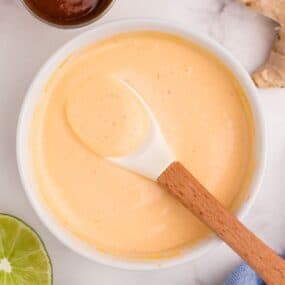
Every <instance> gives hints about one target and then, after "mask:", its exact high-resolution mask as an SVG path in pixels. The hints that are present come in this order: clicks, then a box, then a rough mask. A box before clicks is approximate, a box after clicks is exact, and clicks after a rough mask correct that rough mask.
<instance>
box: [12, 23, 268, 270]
mask: <svg viewBox="0 0 285 285" xmlns="http://www.w3.org/2000/svg"><path fill="white" fill-rule="evenodd" d="M138 30H154V31H162V32H167V33H172V34H176V35H180V36H182V37H184V38H186V39H189V40H191V41H193V42H195V43H197V44H199V45H201V46H203V47H204V48H206V49H208V50H210V51H211V52H212V53H214V54H215V55H216V56H217V57H218V58H220V59H221V60H222V61H223V62H224V63H225V64H226V65H227V66H228V67H229V68H230V69H231V70H232V72H233V73H234V74H235V76H236V78H237V79H238V80H239V82H240V84H241V85H242V86H243V88H244V89H245V91H246V94H247V96H248V100H249V102H250V105H251V108H252V111H253V115H254V120H255V126H256V143H257V145H256V157H257V167H256V171H255V174H254V177H253V181H252V183H251V186H250V189H249V199H247V201H245V202H244V204H243V206H242V207H241V208H240V210H239V213H238V216H239V217H240V218H241V217H243V216H244V215H245V213H246V212H247V211H248V209H249V208H250V207H251V205H252V203H253V201H254V198H255V197H256V194H257V192H258V189H259V186H260V182H261V178H262V176H263V172H264V166H265V136H264V122H263V119H262V115H261V107H260V105H259V102H258V98H257V95H256V88H255V86H254V85H253V82H252V80H251V78H250V76H249V75H248V73H247V72H246V70H244V68H243V67H242V66H241V65H240V64H239V63H238V62H237V61H236V60H235V59H234V58H233V57H232V56H231V55H230V53H229V52H227V51H226V50H225V49H224V48H223V47H221V46H220V45H218V44H217V43H216V42H214V41H212V40H209V39H208V38H206V37H205V36H203V35H198V34H196V33H194V32H192V31H189V29H188V28H186V27H179V26H176V25H173V24H170V23H168V22H164V21H157V20H151V19H140V20H120V21H115V22H111V23H108V24H104V25H101V26H98V27H96V28H94V29H93V30H92V31H88V32H85V33H84V34H82V35H80V36H79V37H77V38H75V39H73V40H72V41H70V42H69V43H67V44H65V45H64V46H63V47H62V48H61V49H59V50H58V51H57V52H56V53H55V54H54V55H53V56H52V57H51V58H50V59H49V60H48V61H47V63H46V64H45V65H44V66H43V67H42V68H41V70H40V72H39V73H38V74H37V76H36V77H35V79H34V81H33V83H32V84H31V86H30V88H29V90H28V92H27V95H26V98H25V100H24V103H23V106H22V110H21V113H20V117H19V122H18V131H17V159H18V167H19V172H20V176H21V179H22V183H23V186H24V189H25V191H26V193H27V196H28V197H29V199H30V202H31V203H32V205H33V207H34V209H35V211H36V212H37V214H38V216H39V217H40V218H41V220H42V221H43V223H44V224H45V225H46V226H47V228H48V229H49V230H50V231H51V232H52V233H53V234H54V235H55V236H56V237H57V238H58V239H59V240H60V241H62V242H63V243H64V244H65V245H66V246H68V247H69V248H71V249H73V250H74V251H75V252H77V253H79V254H80V255H83V256H85V257H87V258H89V259H91V260H94V261H97V262H100V263H103V264H106V265H110V266H114V267H119V268H125V269H136V270H152V269H158V268H165V267H169V266H173V265H177V264H181V263H184V262H188V261H193V260H195V259H197V258H198V257H200V256H201V255H202V254H204V253H206V252H207V251H209V250H210V249H212V248H213V247H215V246H216V245H218V244H219V243H221V241H220V240H218V239H217V238H212V239H210V240H207V241H204V242H201V243H200V244H199V245H197V246H196V247H194V248H190V249H188V250H185V251H184V252H182V253H181V254H180V255H179V256H176V257H173V258H169V259H161V260H145V261H141V260H137V261H136V260H127V259H123V258H120V257H114V256H111V255H108V254H104V253H101V252H99V251H97V250H96V249H94V248H91V247H90V246H88V245H86V244H84V243H83V242H81V241H80V240H78V239H77V238H75V237H74V236H72V235H71V234H70V233H68V232H67V231H66V230H65V229H64V228H63V227H61V225H59V224H58V223H57V221H56V220H55V219H54V218H53V217H52V216H51V214H50V213H49V212H48V210H47V208H46V206H45V205H44V204H43V203H42V201H41V199H40V197H39V193H38V190H37V188H36V187H35V185H34V183H33V181H32V170H31V169H30V166H29V159H30V157H29V143H28V141H29V129H30V124H31V118H32V114H33V111H34V108H35V103H36V99H37V97H39V96H41V95H42V90H43V86H44V85H45V84H46V82H47V79H48V78H49V76H50V75H51V74H52V73H53V71H54V70H55V69H57V67H58V66H59V65H60V64H61V63H62V62H63V61H64V60H65V59H66V58H67V57H68V56H69V55H70V54H72V53H74V52H76V51H78V50H79V49H81V48H82V47H84V46H86V45H89V44H90V43H93V42H94V41H98V40H100V39H102V38H106V37H109V36H111V35H114V34H117V33H121V32H129V31H138Z"/></svg>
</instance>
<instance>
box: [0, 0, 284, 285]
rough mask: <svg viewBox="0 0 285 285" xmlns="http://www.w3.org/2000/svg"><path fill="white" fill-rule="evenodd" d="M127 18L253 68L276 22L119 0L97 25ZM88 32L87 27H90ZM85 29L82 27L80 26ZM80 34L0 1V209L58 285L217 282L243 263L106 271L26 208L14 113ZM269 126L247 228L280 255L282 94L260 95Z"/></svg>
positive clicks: (222, 259)
mask: <svg viewBox="0 0 285 285" xmlns="http://www.w3.org/2000/svg"><path fill="white" fill-rule="evenodd" d="M125 17H155V18H163V19H169V20H170V21H175V22H178V23H181V24H184V25H187V26H188V27H189V28H191V29H195V30H197V31H200V32H202V33H207V34H208V35H209V36H211V37H213V38H215V39H216V40H218V41H219V42H220V43H221V44H223V45H224V46H225V47H226V48H228V49H229V50H230V51H231V52H232V53H233V54H234V55H235V56H236V57H237V58H238V59H239V60H240V61H241V63H242V64H243V65H244V66H245V67H246V69H247V70H249V71H252V70H253V69H254V68H255V67H256V66H257V65H259V64H260V63H261V62H262V61H263V59H264V57H265V56H266V53H267V51H268V49H269V46H270V44H271V41H272V31H273V23H272V22H271V21H269V20H266V19H264V18H263V17H260V16H257V15H256V14H255V13H253V12H251V11H249V10H247V9H245V8H244V7H242V6H241V5H239V4H238V3H236V2H235V1H230V0H199V1H196V0H176V1H174V0H117V2H116V4H115V6H114V7H113V8H112V10H111V11H110V12H109V13H108V15H106V16H105V17H104V18H103V19H102V20H101V21H100V22H105V21H108V20H112V19H118V18H125ZM88 28H91V27H88ZM85 29H86V28H85ZM80 32H82V30H74V31H63V30H57V29H55V28H52V27H49V26H46V25H44V24H42V23H40V22H38V21H37V20H35V19H34V18H32V17H31V16H30V15H29V14H28V13H27V12H26V11H25V10H24V9H23V7H21V5H20V4H19V3H17V1H16V0H0V90H1V91H0V181H1V186H0V212H7V213H11V214H14V215H17V216H20V217H22V218H23V219H25V220H26V221H27V222H28V223H30V224H31V225H32V226H33V227H35V228H36V230H37V231H38V232H39V233H40V234H41V235H42V237H43V239H44V241H45V242H46V244H47V247H48V250H49V252H50V255H51V258H52V260H53V264H54V277H55V282H54V284H55V285H60V284H68V285H78V284H83V285H91V284H92V285H94V284H100V285H109V284H118V285H120V284H124V285H128V284H137V285H143V284H148V285H155V284H164V285H174V284H177V285H186V284H189V285H219V284H221V282H222V280H224V278H225V277H226V275H227V274H228V273H229V272H230V271H231V270H232V269H233V268H234V266H236V265H237V264H239V262H240V259H239V258H238V257H237V256H236V255H235V254H234V253H233V252H232V251H231V250H230V249H229V248H227V246H225V245H222V246H220V247H219V248H217V249H215V250H214V251H212V252H211V253H209V254H208V255H206V256H204V257H202V258H200V259H199V260H197V261H196V262H194V263H191V264H185V265H182V266H178V267H175V268H172V269H167V270H162V271H155V272H128V271H123V270H116V269H111V268H108V267H105V266H102V265H99V264H96V263H92V262H90V261H88V260H86V259H84V258H81V257H79V256H77V255H76V254H74V253H73V252H71V251H70V250H68V249H66V248H65V247H64V246H63V245H62V244H61V243H60V242H58V241H57V240H56V239H55V238H54V237H53V236H52V235H51V234H50V233H49V232H48V231H47V229H46V228H45V227H44V226H43V225H42V224H41V222H40V221H39V219H38V218H37V216H36V215H35V213H34V211H33V210H32V208H31V206H30V204H29V203H28V201H27V199H26V197H25V195H24V192H23V189H22V186H21V184H20V180H19V175H18V172H17V167H16V159H15V130H16V122H17V116H18V113H19V109H20V106H21V102H22V100H23V98H24V95H25V91H26V89H27V87H28V86H29V83H30V81H31V80H32V78H33V76H34V75H35V73H36V72H37V70H38V68H39V67H40V66H41V64H42V63H43V62H44V61H45V60H46V59H47V58H48V56H49V55H50V54H51V53H52V52H54V51H55V50H56V49H57V48H58V47H59V46H60V45H62V44H63V43H64V42H66V41H67V40H68V39H70V38H72V37H73V36H74V35H77V34H79V33H80ZM260 100H261V101H262V103H263V105H264V116H265V118H266V121H267V123H268V132H267V138H268V148H269V149H268V167H267V171H266V176H265V178H264V182H263V185H262V189H261V193H260V195H259V197H258V199H257V201H256V204H255V206H254V207H253V209H252V210H251V211H250V214H249V215H248V216H247V217H246V219H245V223H246V224H247V225H248V226H249V227H250V228H251V229H252V230H254V231H255V232H256V233H257V234H258V235H259V236H260V237H262V238H263V239H264V240H265V241H266V242H268V243H269V244H270V245H271V246H273V247H274V248H275V249H276V250H278V251H282V250H285V219H284V218H283V217H284V216H285V194H284V192H285V182H284V181H283V178H284V173H283V172H285V116H284V110H285V90H283V91H282V90H270V91H263V92H260Z"/></svg>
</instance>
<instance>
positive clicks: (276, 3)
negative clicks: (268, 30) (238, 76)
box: [241, 0, 285, 88]
mask: <svg viewBox="0 0 285 285" xmlns="http://www.w3.org/2000/svg"><path fill="white" fill-rule="evenodd" d="M241 2H243V3H244V4H245V5H246V6H248V7H251V8H252V9H254V10H256V11H258V12H259V13H261V14H263V15H264V16H266V17H269V18H271V19H273V20H274V21H276V22H277V23H278V24H279V25H280V26H279V27H278V28H277V29H276V32H277V34H276V40H275V42H274V44H273V47H272V50H271V53H270V55H269V57H268V59H267V61H266V63H265V64H264V65H262V66H261V67H259V68H258V69H257V70H256V71H255V72H254V73H253V75H252V77H253V80H254V82H255V84H256V85H257V86H258V87H264V88H268V87H285V0H241Z"/></svg>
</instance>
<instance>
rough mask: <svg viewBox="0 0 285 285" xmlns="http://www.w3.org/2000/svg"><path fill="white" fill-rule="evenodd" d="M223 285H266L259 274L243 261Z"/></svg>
mask: <svg viewBox="0 0 285 285" xmlns="http://www.w3.org/2000/svg"><path fill="white" fill-rule="evenodd" d="M223 285H266V284H265V283H264V282H263V281H262V280H261V279H260V278H259V277H258V276H257V274H256V273H255V272H254V271H253V270H252V269H251V268H250V267H249V266H248V265H247V264H246V263H242V264H241V265H240V266H239V267H238V268H236V270H235V271H234V272H233V273H232V274H231V275H230V276H229V278H228V279H227V280H226V281H225V283H224V284H223Z"/></svg>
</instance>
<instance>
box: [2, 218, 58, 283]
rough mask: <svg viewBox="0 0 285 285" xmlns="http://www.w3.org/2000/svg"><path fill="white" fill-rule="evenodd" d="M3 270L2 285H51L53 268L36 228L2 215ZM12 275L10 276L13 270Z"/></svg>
mask: <svg viewBox="0 0 285 285" xmlns="http://www.w3.org/2000/svg"><path fill="white" fill-rule="evenodd" d="M1 261H2V263H3V264H4V262H6V261H8V267H7V268H6V269H5V270H4V269H3V268H2V270H1V266H0V284H1V285H2V284H3V285H26V284H27V285H51V284H52V282H53V274H52V264H51V261H50V257H49V255H48V253H47V250H46V248H45V245H44V243H43V241H42V240H41V238H40V236H39V235H38V234H37V233H36V232H35V230H34V229H33V228H31V227H30V226H29V225H27V224H26V223H25V222H23V221H22V220H21V219H18V218H17V217H14V216H11V215H7V214H0V265H1ZM9 266H10V268H11V272H9V270H10V268H9Z"/></svg>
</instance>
